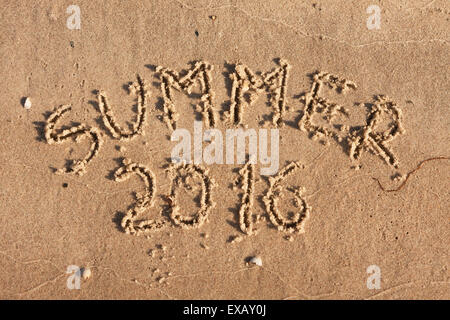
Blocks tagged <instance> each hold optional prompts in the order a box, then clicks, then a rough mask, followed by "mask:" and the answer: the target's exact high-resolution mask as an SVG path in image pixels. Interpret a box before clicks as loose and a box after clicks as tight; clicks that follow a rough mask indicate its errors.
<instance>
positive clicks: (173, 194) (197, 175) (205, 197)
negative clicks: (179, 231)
mask: <svg viewBox="0 0 450 320" xmlns="http://www.w3.org/2000/svg"><path fill="white" fill-rule="evenodd" d="M168 171H169V175H170V176H171V180H172V182H171V187H170V194H169V195H168V196H167V199H168V201H169V206H170V208H169V211H170V218H171V220H172V222H173V223H174V224H175V225H177V226H179V227H182V228H197V227H201V226H202V225H203V224H204V223H205V222H206V221H207V219H208V214H209V212H210V211H211V209H212V208H213V207H214V206H215V203H214V202H213V200H212V189H213V187H214V186H215V182H214V180H213V179H211V178H210V177H209V172H208V170H207V169H205V168H203V167H202V166H199V165H194V164H186V163H179V164H172V165H171V167H169V170H168ZM194 179H195V180H200V181H199V183H200V186H201V191H200V197H199V198H200V209H199V210H198V212H197V213H196V214H195V215H194V216H192V217H186V216H183V215H182V213H180V206H179V204H178V202H177V190H178V189H179V188H181V187H185V188H186V189H187V190H195V187H193V186H192V185H191V184H190V183H195V181H194Z"/></svg>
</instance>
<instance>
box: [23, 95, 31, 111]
mask: <svg viewBox="0 0 450 320" xmlns="http://www.w3.org/2000/svg"><path fill="white" fill-rule="evenodd" d="M23 107H24V108H25V109H27V110H28V109H30V108H31V100H30V98H26V99H25V102H24V103H23Z"/></svg>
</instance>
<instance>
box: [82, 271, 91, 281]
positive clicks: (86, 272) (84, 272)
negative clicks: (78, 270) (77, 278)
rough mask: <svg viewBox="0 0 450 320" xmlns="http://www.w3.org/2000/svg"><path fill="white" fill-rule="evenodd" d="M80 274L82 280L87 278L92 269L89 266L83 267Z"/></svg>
mask: <svg viewBox="0 0 450 320" xmlns="http://www.w3.org/2000/svg"><path fill="white" fill-rule="evenodd" d="M81 276H82V277H83V280H87V279H89V278H90V277H91V276H92V271H91V269H90V268H83V270H82V274H81Z"/></svg>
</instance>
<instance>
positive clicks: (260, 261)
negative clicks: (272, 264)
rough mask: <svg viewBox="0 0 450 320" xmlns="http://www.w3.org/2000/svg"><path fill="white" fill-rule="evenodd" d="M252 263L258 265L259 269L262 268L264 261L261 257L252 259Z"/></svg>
mask: <svg viewBox="0 0 450 320" xmlns="http://www.w3.org/2000/svg"><path fill="white" fill-rule="evenodd" d="M250 263H253V264H256V265H257V266H258V267H262V260H261V257H260V256H256V257H253V258H251V259H250Z"/></svg>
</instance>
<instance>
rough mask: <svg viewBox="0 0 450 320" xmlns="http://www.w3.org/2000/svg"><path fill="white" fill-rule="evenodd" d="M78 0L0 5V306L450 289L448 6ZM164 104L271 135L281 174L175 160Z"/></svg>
mask: <svg viewBox="0 0 450 320" xmlns="http://www.w3.org/2000/svg"><path fill="white" fill-rule="evenodd" d="M71 4H72V3H69V2H65V1H63V2H55V1H41V2H40V3H30V1H23V0H21V1H2V6H1V8H0V30H1V31H0V57H1V59H0V69H1V70H2V71H1V74H2V76H1V77H0V97H1V100H0V101H1V114H0V123H1V126H0V166H1V169H0V185H1V188H0V203H1V214H0V234H1V239H2V241H1V244H0V269H1V270H2V272H1V273H0V298H1V299H449V298H450V290H449V289H450V282H449V279H450V271H449V245H448V244H449V240H450V228H449V224H448V221H449V213H450V211H449V204H450V201H449V200H450V195H449V190H450V183H449V181H450V170H449V169H450V161H449V157H450V149H449V145H450V122H449V112H450V107H449V102H448V101H449V100H450V96H449V90H448V88H449V87H450V82H449V72H448V70H449V69H448V66H449V64H450V55H449V42H448V41H449V39H448V37H449V19H450V6H449V3H448V1H445V0H436V1H431V0H420V1H419V0H416V1H373V3H372V2H369V1H314V2H311V1H253V0H252V1H226V0H201V1H193V0H180V1H179V0H164V1H163V0H155V1H126V2H124V1H117V0H115V1H108V3H107V4H104V2H100V1H84V0H83V1H82V0H78V1H77V2H76V3H74V4H75V5H77V6H78V7H79V8H80V19H81V20H80V21H81V24H80V25H79V27H80V28H79V29H77V28H75V29H70V28H69V27H68V25H67V20H68V19H69V18H70V17H71V16H72V15H73V14H74V12H75V11H73V10H69V11H66V10H67V9H68V7H69V5H71ZM372 4H375V5H377V6H378V7H379V8H380V9H381V12H380V16H381V24H380V28H379V29H377V28H375V29H369V28H368V25H367V19H368V18H369V16H370V15H371V13H367V11H366V9H367V8H368V7H369V6H370V5H372ZM74 21H75V22H76V20H73V19H72V20H70V21H69V22H70V23H72V24H70V23H69V26H73V23H74ZM193 62H194V63H195V62H199V70H200V71H201V74H202V75H204V77H203V76H202V77H200V78H195V77H193V78H192V79H194V80H193V82H195V81H197V80H198V79H200V80H198V82H196V83H194V84H192V85H191V84H189V81H188V80H186V79H187V78H185V79H184V80H186V81H185V82H183V81H182V80H183V79H181V80H180V79H178V80H180V81H179V82H178V84H177V83H176V81H175V80H176V79H175V78H176V77H175V78H173V77H172V78H170V77H171V74H172V73H171V71H170V70H168V69H172V70H175V71H176V72H179V73H180V76H181V77H182V76H183V75H185V74H186V73H187V71H188V70H190V69H192V68H194V65H193V64H191V63H193ZM200 65H201V66H200ZM283 65H285V66H286V68H287V69H289V70H288V76H286V77H284V76H283V74H282V73H283V72H285V71H286V70H287V69H286V70H284V69H283ZM158 67H160V68H158ZM246 67H247V68H248V70H250V71H252V72H253V73H254V74H255V79H256V80H255V81H256V82H255V83H256V84H255V85H254V87H253V90H252V87H251V86H250V88H246V87H245V86H246V84H247V85H248V81H247V82H246V80H245V79H244V80H242V81H241V80H240V78H239V77H240V76H239V74H238V72H235V71H236V70H244V69H245V68H246ZM277 70H278V71H277ZM272 71H275V73H276V74H275V76H276V77H275V78H274V79H275V80H273V81H272V80H270V79H269V78H270V77H267V78H266V79H264V76H265V75H266V76H267V75H269V73H270V72H272ZM165 72H166V73H165ZM164 74H165V75H166V79H169V80H167V81H169V82H170V81H172V82H170V84H171V85H179V86H180V87H179V89H180V90H179V91H177V90H174V89H173V88H172V89H171V96H170V97H171V99H172V100H170V99H169V98H168V96H167V93H166V92H164V90H162V89H161V82H162V81H163V79H164ZM233 74H234V76H233ZM314 75H315V78H314ZM230 76H231V78H230ZM277 77H278V78H277ZM174 79H175V80H174ZM196 79H197V80H196ZM205 79H206V80H205ZM278 79H281V80H282V81H281V80H280V81H281V82H277V81H278ZM314 79H315V80H314ZM202 81H203V82H202ZM205 81H206V82H207V85H206V88H205V86H204V87H203V88H201V87H200V86H199V85H198V84H199V83H200V84H202V83H203V84H204V85H205ZM239 81H241V82H239ZM258 81H259V82H258ZM270 81H272V82H270ZM132 82H134V85H133V86H132V88H131V95H129V94H128V85H129V84H130V83H132ZM169 82H167V83H169ZM258 83H259V85H258ZM314 85H318V86H320V92H316V91H314V90H315V89H314V88H315V87H314ZM258 86H259V87H258ZM233 88H234V89H233ZM200 89H204V90H203V91H201V90H200ZM241 89H243V90H244V91H245V90H246V89H250V91H249V92H247V94H248V93H251V92H253V93H254V95H253V96H251V97H250V99H253V98H256V96H258V99H255V100H254V101H253V100H252V102H253V103H252V105H250V106H249V105H245V103H244V104H241V102H242V99H241V100H239V99H238V100H236V99H232V98H236V95H237V93H236V91H235V90H241ZM133 90H134V91H133ZM183 90H185V91H189V90H192V94H191V95H190V96H189V95H187V94H186V93H185V92H183ZM208 90H209V91H208ZM271 90H272V91H271ZM340 91H342V92H340ZM267 93H270V95H269V96H268V95H267ZM99 94H100V95H99ZM277 95H278V96H277ZM280 95H282V97H283V98H282V99H278V100H277V97H278V98H279V97H280ZM319 96H320V97H319ZM105 97H106V103H105ZM202 97H203V100H202V101H203V104H201V103H200V100H201V98H202ZM321 97H322V98H323V99H326V101H329V102H332V103H331V104H330V108H331V109H330V110H329V111H330V112H329V114H325V113H322V114H319V115H317V112H320V110H319V109H320V105H319V104H318V101H320V98H321ZM26 98H29V99H28V102H27V103H26V107H27V108H25V107H24V105H25V102H26ZM244 98H249V97H248V96H247V95H246V96H245V97H244ZM271 98H272V99H275V100H271ZM377 99H378V100H377ZM171 101H172V102H173V104H172V105H173V106H174V108H176V113H177V114H178V119H176V127H177V128H186V129H188V130H189V131H190V132H192V130H193V127H194V120H195V119H200V120H201V119H202V117H203V123H204V127H205V128H204V130H206V126H207V125H212V126H214V127H215V128H218V129H219V130H220V131H221V132H225V130H226V129H227V128H235V127H238V126H239V125H243V126H244V127H245V128H249V129H250V128H253V129H256V130H258V129H263V128H267V129H274V128H277V129H279V135H280V141H279V169H280V170H279V171H278V175H276V176H275V177H272V178H269V177H266V176H261V175H260V169H261V165H260V164H259V163H257V164H255V165H247V166H246V167H245V168H244V165H242V164H228V165H226V164H211V165H206V164H202V165H198V166H186V167H182V166H181V167H172V169H169V172H168V171H167V170H168V167H167V166H168V165H169V164H170V159H169V158H170V156H171V149H172V148H173V147H174V145H175V144H176V143H175V142H173V141H170V139H169V138H170V135H171V127H170V126H171V125H172V124H173V122H171V121H172V120H173V119H172V118H171V111H170V110H168V109H167V108H166V110H165V109H164V102H166V107H167V106H168V105H170V102H171ZM236 101H237V102H236ZM246 101H247V100H246ZM274 101H275V102H274ZM280 101H281V103H280ZM247 102H248V101H247ZM199 103H200V104H201V106H200V109H201V110H197V111H196V110H195V105H196V104H199ZM333 103H336V105H333ZM30 105H31V106H30ZM60 106H70V108H69V107H63V108H66V109H58V108H60ZM337 106H343V108H344V107H345V109H342V110H341V111H342V112H340V109H339V108H338V107H337ZM28 107H29V108H28ZM202 108H203V109H202ZM232 108H236V109H233V110H235V111H236V115H235V117H233V116H232V113H230V111H231V110H232ZM308 108H309V109H308ZM338 109H339V110H338ZM55 110H57V111H55ZM64 110H65V111H64ZM211 110H212V111H211ZM345 110H346V112H347V113H348V115H345V114H343V112H345ZM202 111H203V113H202ZM210 111H211V112H212V113H214V114H215V116H216V118H215V122H214V123H212V122H210V120H208V119H209V118H208V114H209V113H208V112H210ZM53 112H56V113H53ZM58 112H62V113H63V115H62V116H61V117H58V115H59V113H58ZM227 112H228V113H227ZM52 113H53V115H52ZM102 113H103V116H102ZM212 113H211V114H212ZM238 113H239V114H240V116H241V117H242V118H241V119H240V120H236V119H237V118H238V116H237V114H238ZM111 114H112V115H111ZM323 115H326V117H325V118H327V117H328V118H327V119H324V118H323ZM279 116H281V120H277V119H278V117H279ZM55 117H56V118H55ZM391 118H392V119H393V120H392V119H391ZM105 119H106V120H105ZM108 119H112V123H113V125H111V123H110V122H108ZM171 119H172V120H171ZM230 119H231V120H230ZM55 120H56V121H55ZM234 120H236V121H237V122H239V123H234ZM374 121H375V122H374ZM114 125H115V126H114ZM324 128H325V129H324ZM63 129H66V130H67V131H63ZM301 129H303V130H301ZM389 130H391V131H389ZM133 132H134V134H133ZM320 132H322V135H320ZM383 132H389V133H388V134H386V135H385V136H383ZM317 133H318V134H317ZM71 137H78V138H79V139H78V141H74V140H73V139H71ZM352 139H353V140H352ZM349 141H350V142H349ZM79 159H80V160H81V161H80V162H79V165H78V167H71V162H70V161H76V160H79ZM83 159H84V160H83ZM294 167H295V168H294ZM120 168H121V169H120ZM286 168H287V169H289V168H294V169H295V170H293V172H290V173H289V174H287V173H286V172H287V171H288V170H286V171H283V169H286ZM73 171H76V172H78V173H79V174H73V173H74V172H73ZM285 173H286V174H285ZM122 174H123V176H122ZM183 175H184V176H188V177H193V178H192V179H187V180H192V181H191V182H190V183H191V184H192V185H191V184H190V186H191V187H192V190H187V189H186V188H183V186H184V185H183V181H182V180H183V179H182V176H183ZM239 175H242V177H244V178H242V179H241V181H240V184H239V183H237V184H234V182H235V181H236V179H237V178H238V177H239ZM177 177H178V178H177ZM173 181H178V182H179V183H180V186H181V187H179V186H177V185H175V184H176V183H175V182H173ZM237 182H239V181H237ZM233 184H234V188H233ZM177 188H178V189H177ZM280 188H281V190H282V195H281V196H280V195H279V194H278V191H279V190H280ZM134 193H140V194H141V197H140V198H138V200H136V196H135V194H134ZM274 199H275V200H274ZM277 199H278V200H277ZM152 202H153V206H151V204H152ZM274 208H275V209H274ZM171 209H172V210H171ZM176 209H178V211H177V210H176ZM129 210H131V211H129ZM133 210H134V211H133ZM127 211H128V217H129V219H128V220H126V221H125V222H124V223H125V224H126V226H125V227H124V226H123V225H122V222H123V219H124V217H126V215H127ZM197 211H199V215H198V216H197V217H194V218H193V219H192V217H190V215H192V214H195V212H197ZM289 212H296V213H297V215H296V214H295V213H294V214H293V215H291V219H294V220H295V219H297V222H298V223H297V224H295V223H294V224H292V225H290V224H289V219H290V218H289V217H290V216H289V214H288V213H289ZM171 213H172V215H171ZM134 214H138V216H137V217H134V216H133V215H134ZM179 214H181V216H180V215H179ZM240 214H241V216H240ZM135 218H136V221H134V219H135ZM141 219H152V220H153V221H152V222H148V223H147V227H143V226H142V225H141V227H139V220H141ZM144 224H145V223H144ZM189 226H191V227H190V228H189ZM255 257H256V258H257V259H256V260H255V259H253V261H257V262H258V264H259V265H258V264H255V263H252V262H251V260H252V258H255ZM70 266H75V267H70ZM369 266H375V267H371V268H369ZM83 268H85V269H84V270H86V269H87V268H88V269H89V270H90V272H87V273H85V275H86V276H85V277H81V279H80V283H79V284H80V286H79V287H80V289H79V290H77V289H76V288H75V289H73V290H70V289H69V287H70V286H71V285H75V286H76V281H75V280H77V279H74V277H78V276H79V275H80V274H81V273H82V272H83ZM368 268H369V270H368ZM374 268H375V269H374ZM80 269H81V271H78V270H80ZM373 270H375V273H376V272H377V271H379V272H380V273H381V275H380V278H379V279H380V283H379V286H377V283H376V281H375V282H371V281H372V280H373V279H374V278H373V276H374V274H373V272H374V271H373ZM368 271H369V272H368ZM71 273H75V274H71ZM89 273H90V274H89ZM371 276H372V278H370V277H371ZM375 276H376V275H375ZM368 278H369V280H368ZM72 280H73V281H72ZM368 281H369V282H370V283H372V284H375V287H373V286H372V287H371V285H370V283H369V286H368ZM68 282H69V284H68Z"/></svg>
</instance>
